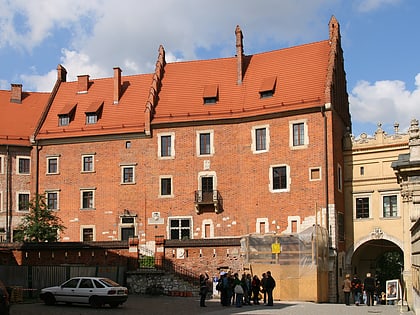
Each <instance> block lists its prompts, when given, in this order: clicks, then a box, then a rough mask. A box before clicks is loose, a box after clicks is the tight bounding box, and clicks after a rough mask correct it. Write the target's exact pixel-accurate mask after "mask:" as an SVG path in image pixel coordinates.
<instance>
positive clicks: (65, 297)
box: [39, 277, 128, 307]
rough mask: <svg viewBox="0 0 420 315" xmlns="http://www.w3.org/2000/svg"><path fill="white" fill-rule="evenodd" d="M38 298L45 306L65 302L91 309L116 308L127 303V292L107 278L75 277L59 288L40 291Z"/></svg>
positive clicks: (124, 288)
mask: <svg viewBox="0 0 420 315" xmlns="http://www.w3.org/2000/svg"><path fill="white" fill-rule="evenodd" d="M39 297H40V298H41V299H42V300H43V301H44V302H45V304H47V305H54V304H55V303H58V302H65V303H67V304H72V303H84V304H90V305H91V306H93V307H101V306H102V305H105V304H109V306H111V307H118V306H119V305H121V304H123V303H124V302H125V301H127V298H128V290H127V288H126V287H123V286H120V285H119V284H118V283H116V282H114V281H112V280H110V279H108V278H102V277H75V278H71V279H69V280H67V281H66V282H64V283H63V284H62V285H60V286H56V287H49V288H44V289H42V290H41V293H40V295H39Z"/></svg>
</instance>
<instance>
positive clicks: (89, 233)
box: [82, 227, 95, 242]
mask: <svg viewBox="0 0 420 315" xmlns="http://www.w3.org/2000/svg"><path fill="white" fill-rule="evenodd" d="M94 240H95V237H94V230H93V227H82V242H93V241H94Z"/></svg>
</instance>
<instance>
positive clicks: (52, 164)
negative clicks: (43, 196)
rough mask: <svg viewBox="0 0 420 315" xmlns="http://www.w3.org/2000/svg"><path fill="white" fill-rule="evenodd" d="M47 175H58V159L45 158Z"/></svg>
mask: <svg viewBox="0 0 420 315" xmlns="http://www.w3.org/2000/svg"><path fill="white" fill-rule="evenodd" d="M47 174H58V157H49V158H47Z"/></svg>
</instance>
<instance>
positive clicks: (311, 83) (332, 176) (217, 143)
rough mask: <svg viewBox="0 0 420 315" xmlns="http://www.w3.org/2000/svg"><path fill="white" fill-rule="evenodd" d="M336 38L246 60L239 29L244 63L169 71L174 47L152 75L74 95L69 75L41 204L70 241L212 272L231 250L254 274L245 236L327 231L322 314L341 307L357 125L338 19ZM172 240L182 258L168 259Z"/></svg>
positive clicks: (39, 169) (47, 115)
mask: <svg viewBox="0 0 420 315" xmlns="http://www.w3.org/2000/svg"><path fill="white" fill-rule="evenodd" d="M328 28H329V36H328V38H327V39H326V40H324V41H320V42H315V43H309V44H306V45H301V46H296V47H290V48H286V49H280V50H275V51H269V52H262V53H258V54H254V55H245V54H244V46H243V34H242V31H241V29H240V28H239V26H238V27H237V28H236V30H235V39H236V43H235V44H236V56H234V57H230V58H221V59H213V60H200V61H188V62H178V63H166V60H165V50H164V48H163V47H162V46H161V47H160V48H159V50H158V58H157V62H156V67H155V71H154V73H151V74H143V75H133V76H122V70H121V69H120V68H114V76H113V77H111V78H102V79H91V78H90V77H89V75H80V76H78V80H77V81H74V82H67V71H66V69H65V68H64V67H62V66H61V65H59V66H58V68H57V82H56V85H55V87H54V89H53V91H52V92H51V96H50V98H49V99H48V101H46V102H45V106H44V108H43V112H42V113H41V120H40V123H39V124H38V125H37V126H36V128H35V131H34V133H33V139H32V140H33V142H32V144H33V150H32V151H31V152H32V153H31V165H32V168H33V170H34V174H37V176H36V179H35V180H34V182H36V183H37V184H36V185H34V187H33V190H32V191H33V193H35V194H45V195H46V198H47V203H48V206H49V207H50V208H51V209H54V210H56V211H57V215H58V216H59V217H60V218H61V219H62V221H63V224H64V225H65V227H66V229H65V230H64V231H63V232H62V233H61V234H60V239H61V240H62V241H67V242H79V241H82V242H85V241H112V240H126V239H133V238H134V239H138V243H139V250H140V252H142V251H145V252H146V251H152V252H156V251H158V252H160V253H161V254H163V255H165V256H166V258H168V259H172V260H173V261H174V263H179V264H186V259H185V258H186V256H188V258H189V259H190V261H191V260H192V261H196V262H201V265H197V264H191V262H190V263H189V264H190V265H191V266H198V267H196V268H197V272H201V271H202V269H203V268H204V265H205V264H204V265H203V264H202V262H203V261H204V262H205V261H206V260H207V259H209V257H211V256H212V255H214V254H216V253H217V255H227V256H229V255H230V254H229V248H228V246H233V247H234V252H233V253H232V255H233V256H232V257H237V258H238V259H239V260H241V261H242V262H243V263H242V266H244V265H246V263H247V257H246V255H245V256H244V255H242V254H240V251H241V246H242V245H240V247H238V242H237V241H236V240H237V239H238V237H239V238H240V237H243V236H246V235H251V234H257V235H265V234H266V235H272V236H275V235H293V234H298V233H301V232H303V231H305V230H306V229H308V228H313V226H320V227H323V228H324V229H326V230H328V231H329V239H328V242H327V244H326V246H325V248H326V250H327V251H329V252H328V257H329V259H330V261H329V262H330V263H329V264H328V266H330V267H329V269H328V277H327V278H328V279H327V281H329V283H326V286H328V288H330V289H329V292H328V294H326V295H325V296H326V299H325V300H324V299H323V300H322V301H327V300H329V301H335V300H336V297H337V295H338V294H337V293H338V291H339V289H338V281H339V276H338V262H339V261H340V259H342V257H344V255H345V252H344V250H345V246H344V245H345V243H344V241H345V240H344V218H345V211H346V208H345V203H344V181H343V178H344V172H345V170H344V165H345V160H344V154H343V138H344V136H345V134H346V133H347V132H348V131H349V130H351V119H350V113H349V105H348V95H347V92H346V78H345V71H344V60H343V51H342V48H341V36H340V29H339V24H338V22H337V20H336V19H335V18H334V17H332V18H331V20H330V22H329V25H328ZM162 239H164V240H168V241H169V242H170V241H172V243H171V244H172V245H171V246H172V247H171V249H170V251H167V252H164V251H162V250H161V248H160V247H159V246H157V245H159V244H161V243H160V242H161V240H162ZM158 240H159V241H158ZM194 240H200V242H199V244H195V245H194V244H192V243H191V242H194ZM229 240H231V241H230V242H229ZM223 241H224V242H225V244H227V245H226V246H225V247H224V248H223ZM220 242H222V244H220ZM209 244H210V245H209ZM211 244H213V245H214V246H215V247H214V248H213V247H212V246H213V245H211ZM215 244H218V245H217V248H216V245H215ZM187 245H188V246H194V248H195V250H194V251H193V250H190V251H189V254H187V252H186V247H187ZM221 246H222V248H221ZM235 260H236V259H235ZM226 262H229V259H224V260H223V264H226ZM315 264H316V263H315ZM218 267H220V266H217V265H215V266H214V268H213V269H212V270H210V272H211V274H214V275H216V274H217V272H218V271H217V269H218ZM227 267H232V266H227ZM314 285H316V280H315V283H314ZM326 286H325V287H326Z"/></svg>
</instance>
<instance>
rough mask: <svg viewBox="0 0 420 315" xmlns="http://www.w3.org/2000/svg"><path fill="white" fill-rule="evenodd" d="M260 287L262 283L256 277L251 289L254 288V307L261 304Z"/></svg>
mask: <svg viewBox="0 0 420 315" xmlns="http://www.w3.org/2000/svg"><path fill="white" fill-rule="evenodd" d="M260 287H261V281H260V279H258V276H257V275H254V277H253V278H252V282H251V288H252V300H253V302H254V305H258V304H260V302H259V297H258V296H259V295H260Z"/></svg>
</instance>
